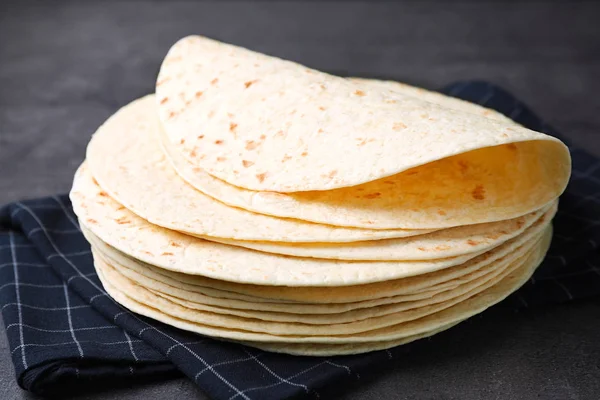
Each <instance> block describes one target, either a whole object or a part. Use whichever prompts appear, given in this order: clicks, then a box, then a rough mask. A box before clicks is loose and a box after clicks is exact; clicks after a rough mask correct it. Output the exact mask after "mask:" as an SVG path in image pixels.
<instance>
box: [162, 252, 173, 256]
mask: <svg viewBox="0 0 600 400" xmlns="http://www.w3.org/2000/svg"><path fill="white" fill-rule="evenodd" d="M173 255H174V254H173V253H171V252H169V251H165V252H164V253H162V254H161V256H173Z"/></svg>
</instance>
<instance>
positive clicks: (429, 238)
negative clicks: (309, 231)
mask: <svg viewBox="0 0 600 400" xmlns="http://www.w3.org/2000/svg"><path fill="white" fill-rule="evenodd" d="M554 206H555V203H554V202H553V203H552V204H550V205H548V206H546V207H544V208H542V209H540V210H538V211H535V212H533V213H529V214H527V215H524V216H521V217H518V218H514V219H510V220H507V221H498V222H488V223H485V224H476V225H466V226H459V227H456V228H448V229H443V230H439V231H436V232H433V233H429V234H424V235H418V236H411V237H408V238H401V239H387V240H374V241H366V242H352V243H283V242H257V241H244V240H232V239H223V238H211V237H205V239H207V240H212V241H215V242H219V243H224V244H229V245H232V246H241V247H245V248H248V249H253V250H259V251H264V252H267V253H274V254H285V255H290V256H296V257H312V258H327V259H334V260H353V261H359V260H364V261H372V260H381V261H386V260H398V261H407V260H435V259H438V258H448V257H457V256H461V255H465V254H468V253H479V252H482V251H487V250H489V249H493V248H494V247H497V246H498V245H500V244H502V243H504V242H506V241H507V240H510V239H512V238H514V237H516V236H518V235H520V234H521V233H522V232H524V231H525V230H526V229H527V228H529V227H530V226H531V225H532V224H533V223H534V222H535V221H536V220H537V219H538V218H540V217H541V216H542V215H544V214H545V213H546V212H548V210H549V209H550V208H551V207H554Z"/></svg>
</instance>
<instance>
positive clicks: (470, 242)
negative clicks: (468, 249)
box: [467, 239, 479, 246]
mask: <svg viewBox="0 0 600 400" xmlns="http://www.w3.org/2000/svg"><path fill="white" fill-rule="evenodd" d="M467 244H468V245H469V246H477V245H478V244H479V242H477V241H475V240H473V239H469V240H467Z"/></svg>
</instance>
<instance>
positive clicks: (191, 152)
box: [190, 148, 196, 157]
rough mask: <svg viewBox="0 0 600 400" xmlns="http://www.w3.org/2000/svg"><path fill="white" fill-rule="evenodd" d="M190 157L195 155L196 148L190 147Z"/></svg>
mask: <svg viewBox="0 0 600 400" xmlns="http://www.w3.org/2000/svg"><path fill="white" fill-rule="evenodd" d="M190 157H196V149H195V148H194V149H192V151H190Z"/></svg>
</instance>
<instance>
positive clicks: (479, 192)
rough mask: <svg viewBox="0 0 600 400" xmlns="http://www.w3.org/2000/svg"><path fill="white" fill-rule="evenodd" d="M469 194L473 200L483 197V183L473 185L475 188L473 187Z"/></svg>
mask: <svg viewBox="0 0 600 400" xmlns="http://www.w3.org/2000/svg"><path fill="white" fill-rule="evenodd" d="M471 196H473V198H474V199H475V200H483V199H485V188H484V187H483V185H477V186H475V189H473V191H472V192H471Z"/></svg>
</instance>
